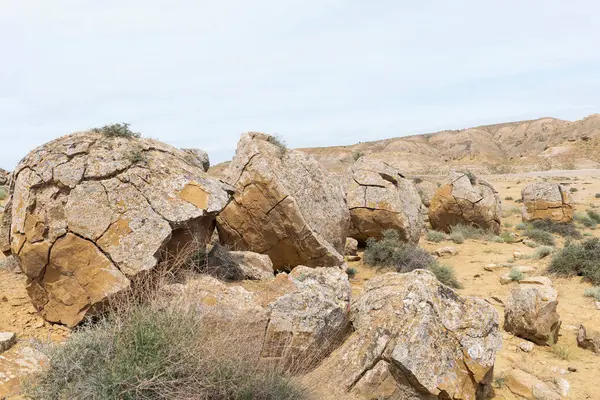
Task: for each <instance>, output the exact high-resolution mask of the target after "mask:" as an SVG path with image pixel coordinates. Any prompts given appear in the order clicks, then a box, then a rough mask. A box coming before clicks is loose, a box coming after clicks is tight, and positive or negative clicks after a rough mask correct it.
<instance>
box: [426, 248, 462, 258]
mask: <svg viewBox="0 0 600 400" xmlns="http://www.w3.org/2000/svg"><path fill="white" fill-rule="evenodd" d="M432 253H433V254H434V255H436V256H438V257H445V256H455V255H457V254H458V249H457V248H456V247H454V246H444V247H440V248H439V249H435V250H434V251H433V252H432Z"/></svg>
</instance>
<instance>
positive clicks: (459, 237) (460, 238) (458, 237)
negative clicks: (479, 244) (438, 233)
mask: <svg viewBox="0 0 600 400" xmlns="http://www.w3.org/2000/svg"><path fill="white" fill-rule="evenodd" d="M450 240H452V241H453V242H454V243H456V244H461V243H464V242H465V236H464V235H463V234H462V233H460V232H451V233H450Z"/></svg>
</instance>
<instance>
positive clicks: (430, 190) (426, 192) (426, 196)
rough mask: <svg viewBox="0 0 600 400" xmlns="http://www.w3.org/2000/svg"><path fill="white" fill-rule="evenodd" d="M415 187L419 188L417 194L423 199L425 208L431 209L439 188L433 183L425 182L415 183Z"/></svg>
mask: <svg viewBox="0 0 600 400" xmlns="http://www.w3.org/2000/svg"><path fill="white" fill-rule="evenodd" d="M415 186H416V188H417V193H419V197H421V202H422V203H423V205H424V206H425V207H429V206H430V205H431V199H433V196H435V192H436V191H437V189H438V186H437V185H436V184H435V183H433V182H429V181H424V180H419V181H418V182H416V183H415Z"/></svg>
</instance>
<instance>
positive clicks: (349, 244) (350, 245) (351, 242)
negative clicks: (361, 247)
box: [344, 237, 358, 256]
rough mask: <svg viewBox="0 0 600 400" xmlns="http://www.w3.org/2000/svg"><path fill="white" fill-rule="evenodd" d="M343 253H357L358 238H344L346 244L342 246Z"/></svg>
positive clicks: (350, 254)
mask: <svg viewBox="0 0 600 400" xmlns="http://www.w3.org/2000/svg"><path fill="white" fill-rule="evenodd" d="M344 254H345V255H347V256H355V255H357V254H358V240H356V239H354V238H351V237H349V238H346V246H345V247H344Z"/></svg>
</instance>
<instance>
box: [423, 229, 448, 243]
mask: <svg viewBox="0 0 600 400" xmlns="http://www.w3.org/2000/svg"><path fill="white" fill-rule="evenodd" d="M427 240H429V241H430V242H434V243H439V242H441V241H443V240H446V234H445V233H444V232H440V231H427Z"/></svg>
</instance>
